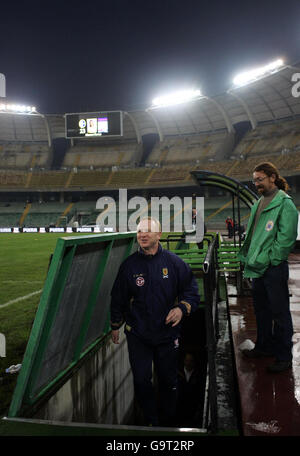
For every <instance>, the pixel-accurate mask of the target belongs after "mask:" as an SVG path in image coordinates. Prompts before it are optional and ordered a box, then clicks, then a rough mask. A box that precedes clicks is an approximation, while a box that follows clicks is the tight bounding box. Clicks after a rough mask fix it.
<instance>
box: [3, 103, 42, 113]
mask: <svg viewBox="0 0 300 456" xmlns="http://www.w3.org/2000/svg"><path fill="white" fill-rule="evenodd" d="M0 111H2V112H15V113H24V114H32V113H37V110H36V107H35V106H25V105H18V104H4V103H0Z"/></svg>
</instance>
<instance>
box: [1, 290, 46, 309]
mask: <svg viewBox="0 0 300 456" xmlns="http://www.w3.org/2000/svg"><path fill="white" fill-rule="evenodd" d="M42 291H43V289H41V290H38V291H34V292H33V293H29V294H28V295H25V296H21V297H20V298H16V299H12V300H11V301H8V302H6V303H5V304H0V309H3V308H4V307H8V306H10V305H11V304H15V303H16V302H19V301H24V299H28V298H31V296H34V295H36V294H39V293H41V292H42Z"/></svg>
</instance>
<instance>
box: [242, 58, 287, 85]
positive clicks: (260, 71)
mask: <svg viewBox="0 0 300 456" xmlns="http://www.w3.org/2000/svg"><path fill="white" fill-rule="evenodd" d="M283 64H284V62H283V60H282V59H278V60H275V61H274V62H271V63H269V64H268V65H265V66H263V67H259V68H254V69H253V70H250V71H245V72H243V73H240V74H238V75H237V76H236V77H235V78H234V79H233V83H234V84H235V85H237V86H243V85H245V84H248V83H249V82H253V81H255V80H257V79H259V78H261V77H263V76H265V75H267V74H272V73H274V72H276V71H278V69H279V68H280V67H282V66H283Z"/></svg>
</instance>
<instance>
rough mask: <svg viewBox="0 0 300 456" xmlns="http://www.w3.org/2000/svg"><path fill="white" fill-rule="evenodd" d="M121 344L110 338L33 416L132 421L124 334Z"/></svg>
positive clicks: (111, 421) (132, 407)
mask: <svg viewBox="0 0 300 456" xmlns="http://www.w3.org/2000/svg"><path fill="white" fill-rule="evenodd" d="M120 333H122V335H121V337H120V344H119V345H115V344H113V343H112V342H111V340H110V338H108V339H107V341H106V343H105V344H104V345H103V346H102V347H101V348H100V349H99V350H98V351H97V352H96V353H94V354H93V356H91V357H88V358H87V360H86V361H85V363H84V364H83V365H82V366H81V367H80V369H79V370H78V371H76V372H75V373H74V375H73V376H72V378H70V379H69V380H67V382H66V383H65V384H64V385H63V386H62V387H61V388H60V389H59V390H58V391H57V392H56V393H55V394H54V395H53V396H52V397H51V398H50V399H49V400H48V402H47V403H46V404H44V405H43V406H42V407H41V408H40V409H39V410H38V412H37V413H36V414H35V415H34V417H33V418H39V419H45V420H57V421H66V422H81V423H98V424H131V423H130V417H131V416H132V415H133V409H134V391H133V380H132V374H131V369H130V365H129V359H128V351H127V342H126V338H125V336H124V334H123V331H122V330H121V331H120Z"/></svg>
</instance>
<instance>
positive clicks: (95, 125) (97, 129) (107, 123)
mask: <svg viewBox="0 0 300 456" xmlns="http://www.w3.org/2000/svg"><path fill="white" fill-rule="evenodd" d="M65 129H66V138H93V137H95V136H96V137H97V136H104V137H105V136H107V137H110V136H123V117H122V111H103V112H83V113H80V114H74V113H72V114H65Z"/></svg>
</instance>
